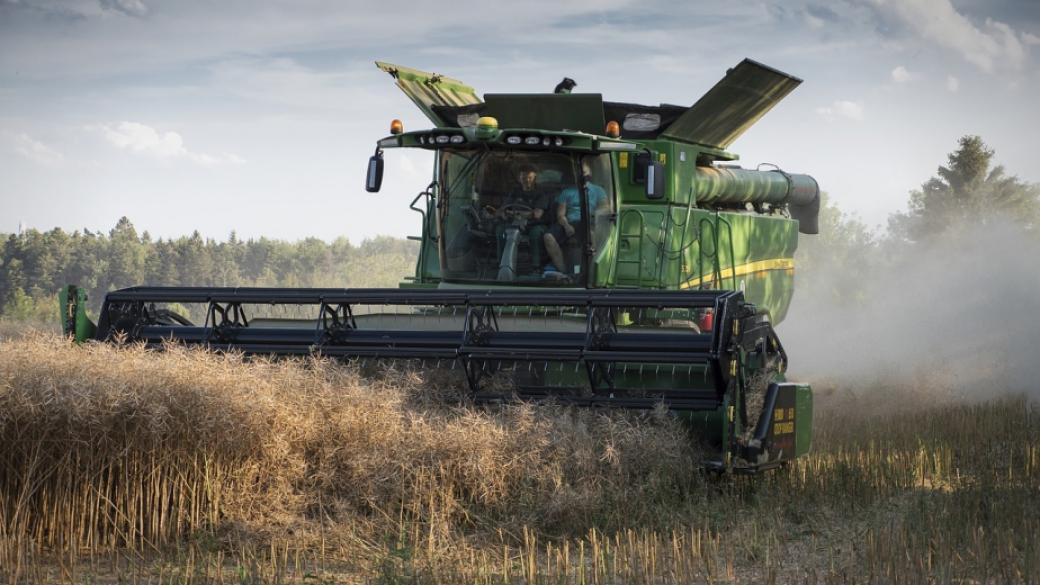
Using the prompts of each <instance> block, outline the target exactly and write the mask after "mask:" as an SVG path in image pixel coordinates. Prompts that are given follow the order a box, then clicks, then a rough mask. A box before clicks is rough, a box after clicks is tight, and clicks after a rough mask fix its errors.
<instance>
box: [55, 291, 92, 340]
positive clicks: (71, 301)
mask: <svg viewBox="0 0 1040 585" xmlns="http://www.w3.org/2000/svg"><path fill="white" fill-rule="evenodd" d="M58 305H59V307H60V309H61V317H62V321H61V328H62V332H63V333H64V334H65V336H66V337H72V339H73V340H74V341H75V342H77V343H81V342H84V341H86V340H88V339H91V338H93V337H94V332H95V330H96V326H95V325H94V323H93V322H91V320H90V318H89V317H87V293H86V291H84V290H83V289H81V288H79V287H77V286H75V285H72V284H70V285H66V286H65V287H64V288H62V289H61V292H59V293H58Z"/></svg>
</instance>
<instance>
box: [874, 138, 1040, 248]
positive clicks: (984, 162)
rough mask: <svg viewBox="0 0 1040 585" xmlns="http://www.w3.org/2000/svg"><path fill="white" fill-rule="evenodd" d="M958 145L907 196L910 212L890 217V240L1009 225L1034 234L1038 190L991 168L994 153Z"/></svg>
mask: <svg viewBox="0 0 1040 585" xmlns="http://www.w3.org/2000/svg"><path fill="white" fill-rule="evenodd" d="M958 144H959V147H958V148H957V150H956V151H954V152H952V153H950V155H949V156H948V158H947V163H946V166H940V167H939V170H938V173H937V174H938V176H936V177H932V178H931V179H929V180H928V181H927V182H925V183H924V184H923V185H921V188H920V189H919V190H916V191H912V192H911V193H910V203H909V210H908V211H907V212H906V213H899V214H895V215H893V216H892V218H891V219H890V221H889V228H890V232H891V233H892V235H893V236H895V237H898V238H901V239H904V240H910V241H921V240H926V239H929V238H932V237H934V236H937V235H939V234H941V233H943V232H945V231H946V230H947V229H949V228H951V227H955V226H959V225H965V224H968V223H975V224H978V223H981V224H983V225H985V224H988V223H992V222H995V221H1006V220H1009V219H1010V220H1013V221H1017V222H1020V223H1022V224H1023V225H1025V226H1026V227H1027V228H1028V229H1033V228H1035V226H1036V223H1037V218H1038V212H1040V189H1038V187H1037V186H1036V185H1033V184H1029V183H1025V182H1023V181H1021V180H1020V179H1019V178H1018V177H1016V176H1008V175H1007V174H1006V172H1005V170H1004V167H1002V166H999V165H998V166H992V163H993V156H994V151H993V150H992V149H990V148H989V147H987V146H986V144H985V143H984V142H983V141H982V139H981V138H979V137H978V136H964V137H962V138H961V139H960V140H959V141H958Z"/></svg>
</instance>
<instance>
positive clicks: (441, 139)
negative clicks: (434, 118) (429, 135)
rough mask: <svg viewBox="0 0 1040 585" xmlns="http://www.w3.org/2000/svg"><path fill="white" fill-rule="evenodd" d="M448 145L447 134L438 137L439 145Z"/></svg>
mask: <svg viewBox="0 0 1040 585" xmlns="http://www.w3.org/2000/svg"><path fill="white" fill-rule="evenodd" d="M447 143H448V135H447V134H441V135H440V136H438V137H437V144H447Z"/></svg>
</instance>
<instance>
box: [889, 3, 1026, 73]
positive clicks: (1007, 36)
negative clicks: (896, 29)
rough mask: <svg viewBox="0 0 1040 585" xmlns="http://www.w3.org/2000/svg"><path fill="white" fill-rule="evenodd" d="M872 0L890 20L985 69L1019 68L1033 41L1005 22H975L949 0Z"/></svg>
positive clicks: (1023, 64)
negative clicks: (1026, 45)
mask: <svg viewBox="0 0 1040 585" xmlns="http://www.w3.org/2000/svg"><path fill="white" fill-rule="evenodd" d="M870 1H871V3H872V5H873V6H874V8H875V10H877V12H878V14H879V15H880V16H881V17H882V18H883V19H884V20H886V21H887V22H888V23H889V24H893V25H897V26H901V27H903V28H905V29H906V30H907V32H908V33H909V34H910V35H912V36H915V37H919V38H921V39H924V40H926V41H928V42H931V43H934V44H935V45H937V46H939V47H942V48H944V49H947V50H951V51H954V52H956V53H958V54H959V55H960V56H961V57H962V58H964V59H965V60H966V61H968V62H969V63H971V64H972V65H975V66H976V67H978V68H979V69H981V70H982V71H985V72H987V73H993V72H995V71H997V70H998V69H1010V70H1016V71H1017V70H1021V69H1022V68H1023V67H1024V66H1025V62H1026V58H1027V51H1026V47H1025V44H1032V41H1031V38H1032V37H1033V35H1030V34H1028V33H1026V34H1020V33H1018V32H1016V31H1015V30H1014V29H1012V28H1011V27H1010V26H1008V25H1007V24H1005V23H1003V22H999V21H996V20H993V19H990V18H987V19H986V21H985V23H984V24H983V26H982V27H979V26H976V25H975V24H974V23H973V22H971V20H969V19H968V18H967V17H965V16H964V15H963V14H961V13H960V12H957V9H956V8H954V7H953V4H951V3H950V0H870Z"/></svg>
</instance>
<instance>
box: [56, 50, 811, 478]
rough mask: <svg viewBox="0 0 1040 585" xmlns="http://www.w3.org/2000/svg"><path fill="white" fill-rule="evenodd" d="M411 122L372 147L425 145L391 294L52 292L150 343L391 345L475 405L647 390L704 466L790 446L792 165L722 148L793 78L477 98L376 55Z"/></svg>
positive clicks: (631, 401)
mask: <svg viewBox="0 0 1040 585" xmlns="http://www.w3.org/2000/svg"><path fill="white" fill-rule="evenodd" d="M377 65H378V66H379V68H380V69H382V70H383V71H385V72H387V73H389V74H390V75H391V76H393V78H394V79H395V80H396V82H397V85H398V87H400V88H401V89H402V90H403V91H404V92H405V93H406V94H407V95H408V97H409V98H411V100H412V101H413V102H415V104H416V105H417V106H418V107H419V108H420V109H421V110H422V111H423V113H424V114H425V115H426V116H427V117H428V118H429V119H430V121H431V122H432V123H433V126H432V127H431V128H428V129H422V130H419V131H415V132H405V131H404V128H403V127H402V125H401V123H400V121H398V120H394V121H393V122H392V123H391V134H390V135H389V136H387V137H386V138H382V139H381V140H379V141H378V142H377V146H376V151H375V154H374V155H373V156H372V158H371V159H370V160H369V164H368V169H367V175H366V188H367V190H368V191H369V192H375V191H378V190H379V188H380V183H381V182H382V176H383V170H384V152H385V151H387V150H390V149H399V148H417V149H424V150H427V151H430V152H432V154H433V157H434V168H433V173H432V181H431V182H430V183H429V185H428V186H427V187H426V188H425V189H423V190H422V192H420V193H419V194H418V196H416V197H415V199H414V200H413V201H412V202H411V206H410V208H411V209H412V210H414V211H415V212H417V214H418V218H419V220H420V225H421V229H422V231H421V235H420V236H416V237H414V239H416V240H418V241H419V242H420V245H421V251H420V254H419V258H418V261H417V264H416V269H415V274H414V276H411V277H408V278H407V279H406V282H404V283H402V284H401V286H400V287H399V288H396V289H277V288H194V287H192V288H186V287H184V288H166V287H163V288H160V287H133V288H128V289H123V290H117V291H113V292H110V293H108V295H107V296H106V297H105V300H104V302H103V304H102V306H101V311H100V314H99V316H98V320H97V324H96V325H95V324H94V323H93V322H92V321H91V320H90V319H89V318H88V316H87V313H86V300H87V299H86V296H85V294H84V293H83V291H82V290H80V289H78V288H77V287H75V286H68V287H66V288H65V289H64V290H63V291H62V293H61V302H62V309H63V314H64V316H65V322H64V328H65V332H66V334H68V335H70V336H72V337H74V338H75V339H76V340H77V341H81V342H82V341H86V340H98V341H113V340H115V341H120V342H139V343H144V344H146V345H148V346H155V347H161V346H162V345H163V344H164V343H166V342H168V341H169V340H175V341H177V342H180V343H184V344H189V345H200V346H204V347H207V348H211V349H215V350H231V351H239V352H243V353H246V354H275V355H290V356H291V355H301V356H307V355H312V354H320V355H323V356H328V357H331V358H339V359H346V360H359V359H361V360H364V359H375V360H405V361H408V362H410V363H414V364H416V365H417V366H420V367H428V368H436V367H439V368H448V369H455V370H457V371H458V372H460V374H462V376H460V378H462V377H464V379H465V382H464V384H465V385H466V386H465V388H466V391H467V393H468V395H469V396H470V397H471V398H472V400H473V401H474V402H476V403H499V402H504V401H509V400H516V399H523V400H535V401H553V402H556V403H563V404H573V405H578V406H586V407H616V408H628V409H651V408H660V407H664V408H667V409H669V410H671V411H673V412H675V413H676V415H677V416H681V417H683V418H684V420H686V421H687V422H688V423H689V424H690V426H691V427H693V428H694V429H695V430H696V431H697V434H698V436H699V437H702V438H703V441H705V442H706V443H707V444H708V445H709V447H710V448H709V450H708V452H709V456H708V458H707V460H706V461H705V466H706V467H707V468H708V469H711V470H715V471H726V472H737V473H753V472H757V471H760V470H764V469H768V468H771V467H775V466H778V465H781V464H783V463H784V462H787V461H790V460H792V459H794V458H796V457H799V456H801V455H804V454H805V453H807V452H808V451H809V448H810V441H811V435H812V392H811V390H810V388H809V386H807V385H804V384H798V383H791V382H788V381H786V379H785V378H784V372H785V369H786V366H787V356H786V354H785V352H784V349H783V347H782V345H781V344H780V341H779V339H778V338H777V336H776V333H775V332H774V329H773V326H774V325H775V324H776V323H779V322H780V321H781V320H782V319H783V318H784V316H785V315H786V313H787V308H788V305H789V304H790V301H791V294H792V291H793V284H794V283H793V279H794V262H793V257H794V253H795V249H796V247H797V245H798V233H799V232H801V233H806V234H814V233H816V232H817V215H818V212H819V206H820V198H819V187H818V186H817V184H816V181H815V180H814V179H813V178H812V177H809V176H807V175H798V174H792V173H787V172H784V171H783V170H781V169H779V168H775V167H772V168H770V169H767V170H762V169H757V170H749V169H742V168H740V167H739V166H736V165H734V164H733V161H735V160H737V156H736V155H735V154H732V153H730V152H729V151H727V150H726V149H727V148H729V146H730V144H731V143H732V142H733V141H734V140H736V139H737V138H738V137H739V136H740V135H741V134H743V133H744V131H746V130H747V129H748V128H749V127H750V126H751V125H752V124H753V123H754V122H755V121H757V120H758V119H759V118H760V117H761V116H762V115H763V114H765V113H766V112H767V111H769V110H770V109H771V108H772V107H773V106H774V105H775V104H776V103H777V102H778V101H779V100H781V99H782V98H783V97H784V96H786V95H787V94H788V93H790V92H791V91H792V90H793V89H794V88H795V87H796V86H797V85H798V84H799V83H801V81H800V80H798V79H796V78H794V77H791V76H789V75H786V74H784V73H781V72H779V71H776V70H775V69H771V68H769V67H766V66H764V65H761V64H759V63H756V62H754V61H751V60H744V61H743V62H741V63H740V64H738V65H737V66H736V67H734V68H733V69H730V70H729V71H728V72H727V73H726V76H725V77H724V78H723V79H722V80H721V81H719V82H718V83H717V84H716V85H715V86H714V87H713V88H712V89H711V90H710V91H709V92H708V93H707V94H705V95H704V97H702V98H701V99H700V100H698V101H697V103H695V104H694V105H693V106H692V107H682V106H672V105H659V106H644V105H637V104H628V103H616V102H604V101H603V100H602V98H601V96H600V95H598V94H578V93H570V88H572V87H573V86H574V85H575V84H574V83H573V81H571V80H569V79H565V80H564V82H563V83H561V84H560V86H558V87H557V91H556V92H555V93H549V94H486V95H485V96H484V99H483V100H481V99H480V98H479V97H478V96H477V94H476V92H475V91H474V90H473V88H471V87H468V86H466V85H464V84H462V83H461V82H459V81H456V80H453V79H450V78H447V77H444V76H441V75H435V74H430V73H425V72H422V71H417V70H414V69H408V68H405V67H399V66H396V65H391V64H387V63H377Z"/></svg>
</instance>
